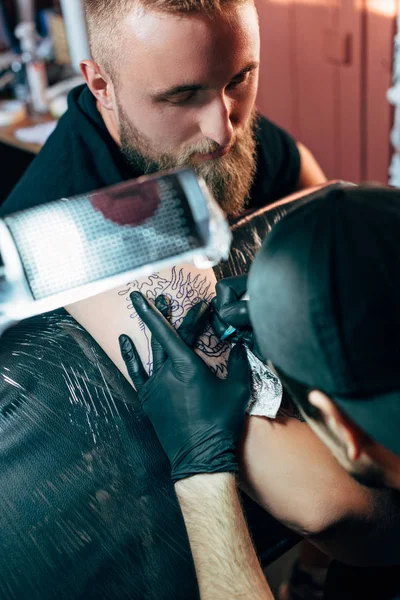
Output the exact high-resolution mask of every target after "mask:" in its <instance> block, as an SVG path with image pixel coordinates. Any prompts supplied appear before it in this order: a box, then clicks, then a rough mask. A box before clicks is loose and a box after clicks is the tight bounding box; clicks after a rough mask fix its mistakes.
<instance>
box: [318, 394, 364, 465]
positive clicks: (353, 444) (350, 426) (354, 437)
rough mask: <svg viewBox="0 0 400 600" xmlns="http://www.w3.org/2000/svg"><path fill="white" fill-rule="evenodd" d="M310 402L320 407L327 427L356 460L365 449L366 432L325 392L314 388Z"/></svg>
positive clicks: (350, 456)
mask: <svg viewBox="0 0 400 600" xmlns="http://www.w3.org/2000/svg"><path fill="white" fill-rule="evenodd" d="M308 399H309V401H310V404H312V405H313V406H315V407H316V408H318V410H319V411H320V413H321V417H322V420H323V421H324V423H325V425H326V427H327V428H328V429H329V430H330V431H331V433H333V435H334V436H335V438H336V439H337V440H338V441H339V442H341V443H342V444H343V446H344V447H345V448H346V453H347V456H348V458H349V460H351V461H356V460H357V459H358V458H359V457H360V454H361V453H362V451H363V445H364V443H363V442H364V434H363V432H362V431H361V430H360V429H359V428H358V427H357V426H356V425H355V424H354V423H352V422H351V421H350V420H349V419H348V418H347V417H346V416H345V415H344V414H343V413H342V412H341V410H340V409H339V408H338V407H337V406H336V404H335V403H334V402H333V400H331V398H329V396H327V395H326V394H324V393H323V392H320V391H319V390H313V391H312V392H310V394H309V397H308Z"/></svg>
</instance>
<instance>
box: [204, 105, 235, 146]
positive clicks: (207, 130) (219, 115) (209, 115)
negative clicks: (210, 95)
mask: <svg viewBox="0 0 400 600" xmlns="http://www.w3.org/2000/svg"><path fill="white" fill-rule="evenodd" d="M230 117H231V111H230V108H229V100H228V99H227V98H226V96H225V95H224V94H221V95H220V96H218V97H217V98H214V99H213V101H212V102H211V103H210V104H208V106H207V107H205V108H204V109H203V114H202V116H201V121H200V129H201V132H202V134H203V135H204V137H206V138H208V139H209V140H213V141H214V142H217V144H219V145H220V146H221V147H222V148H225V147H226V146H229V145H230V144H231V143H232V140H233V136H234V132H233V126H232V122H231V118H230Z"/></svg>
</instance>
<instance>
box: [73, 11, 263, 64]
mask: <svg viewBox="0 0 400 600" xmlns="http://www.w3.org/2000/svg"><path fill="white" fill-rule="evenodd" d="M248 2H253V0H85V9H86V19H87V24H88V32H89V42H90V48H91V52H92V57H93V59H94V60H95V61H96V62H98V63H99V64H101V65H102V66H103V68H104V69H106V71H108V72H109V74H110V75H113V63H114V58H118V52H117V51H116V50H115V47H113V41H114V38H115V37H116V36H115V34H116V33H117V31H118V24H119V23H120V22H121V21H122V20H123V19H124V18H125V17H126V16H127V15H128V14H129V13H130V12H132V11H134V10H140V9H142V10H153V11H158V12H163V13H171V14H181V15H184V14H196V13H204V14H206V15H208V16H213V15H218V14H219V13H222V12H223V11H226V10H229V9H230V8H233V7H235V6H238V5H240V4H246V3H248ZM116 55H117V56H116Z"/></svg>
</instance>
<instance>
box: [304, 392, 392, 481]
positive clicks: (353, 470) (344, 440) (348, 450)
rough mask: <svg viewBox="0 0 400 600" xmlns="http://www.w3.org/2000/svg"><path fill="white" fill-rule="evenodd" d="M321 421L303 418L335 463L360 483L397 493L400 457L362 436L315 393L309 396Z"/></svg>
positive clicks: (323, 396)
mask: <svg viewBox="0 0 400 600" xmlns="http://www.w3.org/2000/svg"><path fill="white" fill-rule="evenodd" d="M309 401H310V403H311V404H313V405H314V406H315V407H316V408H318V410H319V412H320V415H321V419H320V420H319V421H316V420H315V419H311V418H309V417H308V416H307V415H305V418H306V419H307V422H308V423H309V425H310V427H311V428H312V429H313V431H315V433H316V434H317V435H318V437H319V438H320V439H321V440H322V441H323V442H324V444H325V445H326V446H328V448H329V449H330V450H331V452H332V453H333V455H334V456H335V457H336V459H337V460H338V462H339V463H340V464H341V465H342V466H343V467H344V468H345V469H346V471H347V472H348V473H350V475H353V477H355V478H356V479H357V480H358V481H360V482H361V483H365V484H366V485H368V484H370V485H371V484H372V485H375V486H380V487H383V486H386V487H389V488H393V489H397V490H400V457H399V456H397V455H396V454H394V453H393V452H391V451H390V450H388V449H386V448H384V447H383V446H382V445H381V444H378V443H377V442H375V441H374V440H372V439H371V438H370V437H369V436H368V435H366V434H365V433H364V432H363V431H362V430H361V429H360V428H359V427H358V426H357V425H356V424H355V423H353V421H351V420H350V419H349V418H347V416H346V415H345V414H344V413H343V412H342V411H341V410H340V409H339V408H338V407H337V406H336V405H335V403H334V402H333V401H332V399H331V398H329V397H328V396H327V395H326V394H324V393H323V392H321V391H319V390H314V391H312V392H311V393H310V394H309Z"/></svg>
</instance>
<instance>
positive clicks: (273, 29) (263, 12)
mask: <svg viewBox="0 0 400 600" xmlns="http://www.w3.org/2000/svg"><path fill="white" fill-rule="evenodd" d="M256 4H257V9H258V13H259V17H260V31H261V70H260V88H259V94H258V99H257V103H258V107H259V109H260V111H261V112H262V113H263V114H264V115H265V116H266V117H269V118H270V119H271V120H272V121H274V122H276V123H277V124H278V125H280V126H281V127H283V128H284V129H286V130H287V131H290V133H292V134H293V135H296V129H295V123H294V121H293V100H294V90H293V76H292V70H293V65H292V61H291V45H292V39H291V17H292V15H291V0H288V1H287V2H278V3H276V2H274V1H270V0H258V1H257V2H256Z"/></svg>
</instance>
